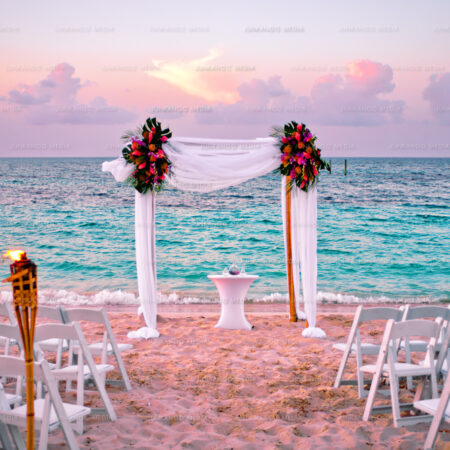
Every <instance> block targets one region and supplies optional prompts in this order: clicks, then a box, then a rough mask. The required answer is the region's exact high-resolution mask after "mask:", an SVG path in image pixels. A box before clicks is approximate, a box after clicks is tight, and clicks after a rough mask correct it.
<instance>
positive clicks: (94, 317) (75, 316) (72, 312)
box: [61, 308, 109, 325]
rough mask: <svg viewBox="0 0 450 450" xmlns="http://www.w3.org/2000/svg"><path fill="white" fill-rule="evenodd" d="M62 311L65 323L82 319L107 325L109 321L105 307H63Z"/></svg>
mask: <svg viewBox="0 0 450 450" xmlns="http://www.w3.org/2000/svg"><path fill="white" fill-rule="evenodd" d="M61 312H62V316H63V318H64V322H65V323H68V322H80V321H87V322H95V323H100V324H102V325H106V323H109V320H108V316H107V314H106V310H105V308H101V309H89V308H73V309H66V308H62V310H61Z"/></svg>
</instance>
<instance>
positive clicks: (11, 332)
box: [0, 323, 22, 344]
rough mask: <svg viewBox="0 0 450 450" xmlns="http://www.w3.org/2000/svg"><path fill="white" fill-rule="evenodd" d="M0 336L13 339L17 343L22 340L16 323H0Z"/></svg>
mask: <svg viewBox="0 0 450 450" xmlns="http://www.w3.org/2000/svg"><path fill="white" fill-rule="evenodd" d="M0 336H1V337H4V338H7V339H14V340H16V341H17V342H18V343H19V344H20V343H21V342H22V337H21V335H20V330H19V327H18V326H17V325H8V324H6V323H0Z"/></svg>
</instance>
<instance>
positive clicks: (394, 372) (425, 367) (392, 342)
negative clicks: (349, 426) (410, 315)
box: [361, 318, 442, 427]
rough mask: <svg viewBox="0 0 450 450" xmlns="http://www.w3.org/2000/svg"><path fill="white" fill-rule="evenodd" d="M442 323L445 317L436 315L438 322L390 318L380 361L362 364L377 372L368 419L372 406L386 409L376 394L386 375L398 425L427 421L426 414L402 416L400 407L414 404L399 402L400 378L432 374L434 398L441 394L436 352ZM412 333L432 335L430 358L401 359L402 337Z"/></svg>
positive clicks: (369, 398)
mask: <svg viewBox="0 0 450 450" xmlns="http://www.w3.org/2000/svg"><path fill="white" fill-rule="evenodd" d="M441 325H442V319H441V318H438V319H436V321H435V322H431V321H429V320H408V321H405V322H394V321H393V320H389V321H388V323H387V326H386V330H385V332H384V336H383V342H382V344H381V349H380V353H379V355H378V359H377V363H376V364H370V365H366V366H362V367H361V371H362V372H365V373H369V374H371V375H373V378H372V383H371V385H370V391H369V396H368V398H367V401H366V407H365V409H364V415H363V420H364V421H368V420H369V417H370V415H371V413H372V410H377V411H379V412H381V411H385V410H386V406H381V407H374V402H375V397H376V394H377V391H378V390H379V387H380V381H381V378H382V377H386V378H388V380H389V387H390V397H391V406H390V407H389V408H388V409H389V410H390V409H392V416H393V420H394V427H399V426H402V425H412V424H415V423H418V422H423V421H427V418H426V416H413V417H403V418H401V417H400V409H404V408H411V406H412V404H403V405H401V404H400V403H399V395H398V394H399V383H398V380H399V378H406V377H408V376H422V377H430V381H431V391H432V396H433V398H435V397H437V381H436V369H435V366H434V356H435V346H436V341H437V337H438V335H439V331H440V328H441ZM411 336H421V337H426V338H428V339H429V343H428V346H427V351H426V358H425V360H424V361H423V362H422V363H421V364H413V363H406V362H399V361H398V352H397V347H398V340H399V339H404V338H410V337H411Z"/></svg>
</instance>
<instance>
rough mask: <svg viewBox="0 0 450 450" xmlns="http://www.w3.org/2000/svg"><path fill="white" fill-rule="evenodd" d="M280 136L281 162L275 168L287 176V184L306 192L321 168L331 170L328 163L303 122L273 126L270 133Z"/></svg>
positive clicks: (315, 179) (314, 137)
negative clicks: (272, 131) (280, 126)
mask: <svg viewBox="0 0 450 450" xmlns="http://www.w3.org/2000/svg"><path fill="white" fill-rule="evenodd" d="M272 135H273V136H275V137H279V138H280V150H281V164H280V166H279V167H278V169H277V170H276V171H277V172H278V173H281V174H282V175H285V176H287V177H289V178H288V183H289V184H288V186H289V187H292V186H293V183H295V184H296V185H297V186H298V187H299V188H300V189H302V190H303V191H305V192H308V188H309V187H310V186H313V185H314V184H315V183H316V181H317V177H318V175H319V172H320V171H321V170H323V169H326V170H328V171H329V172H330V171H331V168H330V165H329V164H328V163H327V162H325V161H324V160H323V159H322V158H321V157H320V154H321V150H320V149H319V148H317V147H316V144H315V142H316V139H317V137H316V136H313V135H312V134H311V132H310V131H309V129H308V128H306V125H305V124H304V123H300V124H298V123H297V122H290V123H287V124H286V125H285V126H284V128H283V129H281V128H275V129H274V133H273V134H272Z"/></svg>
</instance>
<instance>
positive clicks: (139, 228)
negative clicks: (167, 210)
mask: <svg viewBox="0 0 450 450" xmlns="http://www.w3.org/2000/svg"><path fill="white" fill-rule="evenodd" d="M134 214H135V239H136V269H137V277H138V288H139V299H140V302H141V310H142V312H143V313H144V319H145V323H146V325H147V326H145V327H142V328H140V329H139V330H137V331H130V332H129V333H128V337H129V338H145V339H149V338H157V337H158V336H159V333H158V331H157V329H156V313H157V309H156V308H157V307H156V303H157V290H156V243H155V194H154V193H152V192H150V193H148V194H144V195H143V194H140V193H139V192H138V191H135V213H134Z"/></svg>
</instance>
